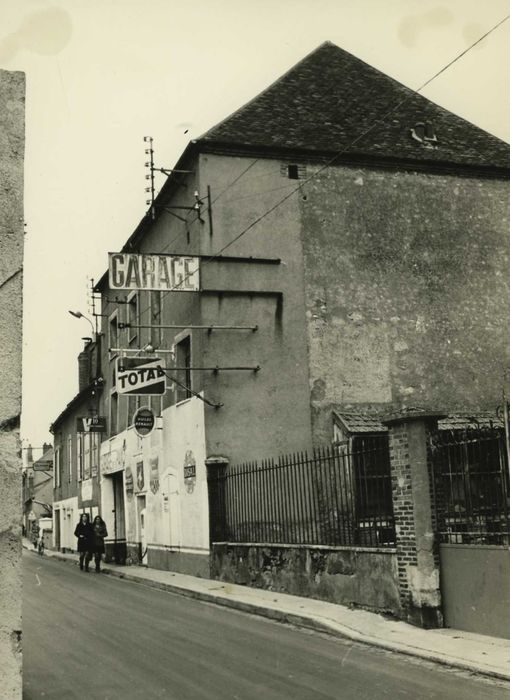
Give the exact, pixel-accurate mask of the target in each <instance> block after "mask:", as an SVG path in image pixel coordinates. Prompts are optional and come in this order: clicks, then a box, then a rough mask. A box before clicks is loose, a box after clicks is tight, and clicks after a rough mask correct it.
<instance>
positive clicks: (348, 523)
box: [209, 436, 395, 546]
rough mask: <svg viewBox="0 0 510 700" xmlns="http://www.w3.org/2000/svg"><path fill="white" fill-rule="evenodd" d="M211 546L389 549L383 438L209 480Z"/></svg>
mask: <svg viewBox="0 0 510 700" xmlns="http://www.w3.org/2000/svg"><path fill="white" fill-rule="evenodd" d="M209 491H210V496H211V539H212V541H214V542H237V543H248V542H250V543H268V544H276V543H278V544H315V545H353V546H391V545H393V544H394V542H395V528H394V519H393V506H392V497H391V476H390V462H389V449H388V438H387V436H381V437H379V436H377V437H367V438H356V439H354V440H351V441H350V442H349V443H342V444H339V445H335V446H331V447H325V448H321V449H317V450H315V451H314V452H313V453H312V454H309V453H305V452H300V453H296V454H291V455H286V456H282V457H279V458H278V459H266V460H262V461H261V462H246V463H244V464H240V465H238V466H235V467H232V468H230V469H228V470H227V471H225V472H224V473H216V474H215V475H211V477H210V478H209Z"/></svg>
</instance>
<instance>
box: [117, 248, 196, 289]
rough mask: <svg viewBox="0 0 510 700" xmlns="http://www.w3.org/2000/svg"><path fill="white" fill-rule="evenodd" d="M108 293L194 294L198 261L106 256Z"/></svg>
mask: <svg viewBox="0 0 510 700" xmlns="http://www.w3.org/2000/svg"><path fill="white" fill-rule="evenodd" d="M108 284H109V286H110V289H136V290H140V289H150V290H154V291H163V292H198V291H199V289H200V280H199V258H198V257H195V256H192V255H151V254H145V253H108Z"/></svg>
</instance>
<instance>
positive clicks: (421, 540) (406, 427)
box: [383, 409, 444, 627]
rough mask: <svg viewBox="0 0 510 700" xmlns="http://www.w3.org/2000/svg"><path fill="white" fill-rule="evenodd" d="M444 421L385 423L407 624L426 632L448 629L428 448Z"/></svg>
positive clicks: (411, 415)
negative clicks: (427, 628) (443, 627)
mask: <svg viewBox="0 0 510 700" xmlns="http://www.w3.org/2000/svg"><path fill="white" fill-rule="evenodd" d="M443 417H444V415H439V414H438V413H431V412H424V411H419V410H417V409H416V410H414V409H407V410H406V411H405V412H404V411H403V412H401V413H397V414H393V415H391V416H388V418H387V419H386V420H385V421H383V422H384V423H385V424H386V425H387V426H388V429H389V445H390V463H391V481H392V495H393V511H394V515H395V529H396V541H397V561H398V585H399V590H400V600H401V604H402V608H403V611H404V613H405V615H406V617H407V619H408V621H409V622H412V623H414V624H417V625H419V626H421V627H442V626H443V615H442V610H441V592H440V589H439V553H438V548H437V541H436V533H435V531H434V529H435V521H436V519H435V514H434V512H433V507H434V504H433V498H432V466H431V460H430V448H429V435H430V432H431V431H432V430H435V429H436V428H437V421H438V420H439V418H443Z"/></svg>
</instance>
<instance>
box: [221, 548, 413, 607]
mask: <svg viewBox="0 0 510 700" xmlns="http://www.w3.org/2000/svg"><path fill="white" fill-rule="evenodd" d="M397 575H398V571H397V555H396V552H395V550H394V549H386V548H384V549H382V548H377V549H376V548H355V547H312V546H302V545H298V546H297V545H263V544H230V543H218V544H214V545H213V546H212V551H211V578H214V579H218V580H220V581H229V582H230V583H238V584H245V585H248V586H253V587H255V588H265V589H268V590H272V591H279V592H282V593H290V594H292V595H299V596H305V597H308V598H317V599H319V600H326V601H329V602H331V603H338V604H342V605H357V606H360V607H363V608H368V609H370V610H377V611H380V612H390V613H393V614H394V615H397V616H399V615H400V613H401V610H400V598H399V593H398V586H397Z"/></svg>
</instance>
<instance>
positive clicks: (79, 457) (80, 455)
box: [76, 433, 85, 481]
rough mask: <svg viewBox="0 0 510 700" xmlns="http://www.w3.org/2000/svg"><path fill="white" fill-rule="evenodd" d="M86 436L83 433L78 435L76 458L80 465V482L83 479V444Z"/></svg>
mask: <svg viewBox="0 0 510 700" xmlns="http://www.w3.org/2000/svg"><path fill="white" fill-rule="evenodd" d="M84 440H85V436H84V435H83V433H77V434H76V457H77V463H78V481H81V480H82V479H83V443H84Z"/></svg>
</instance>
